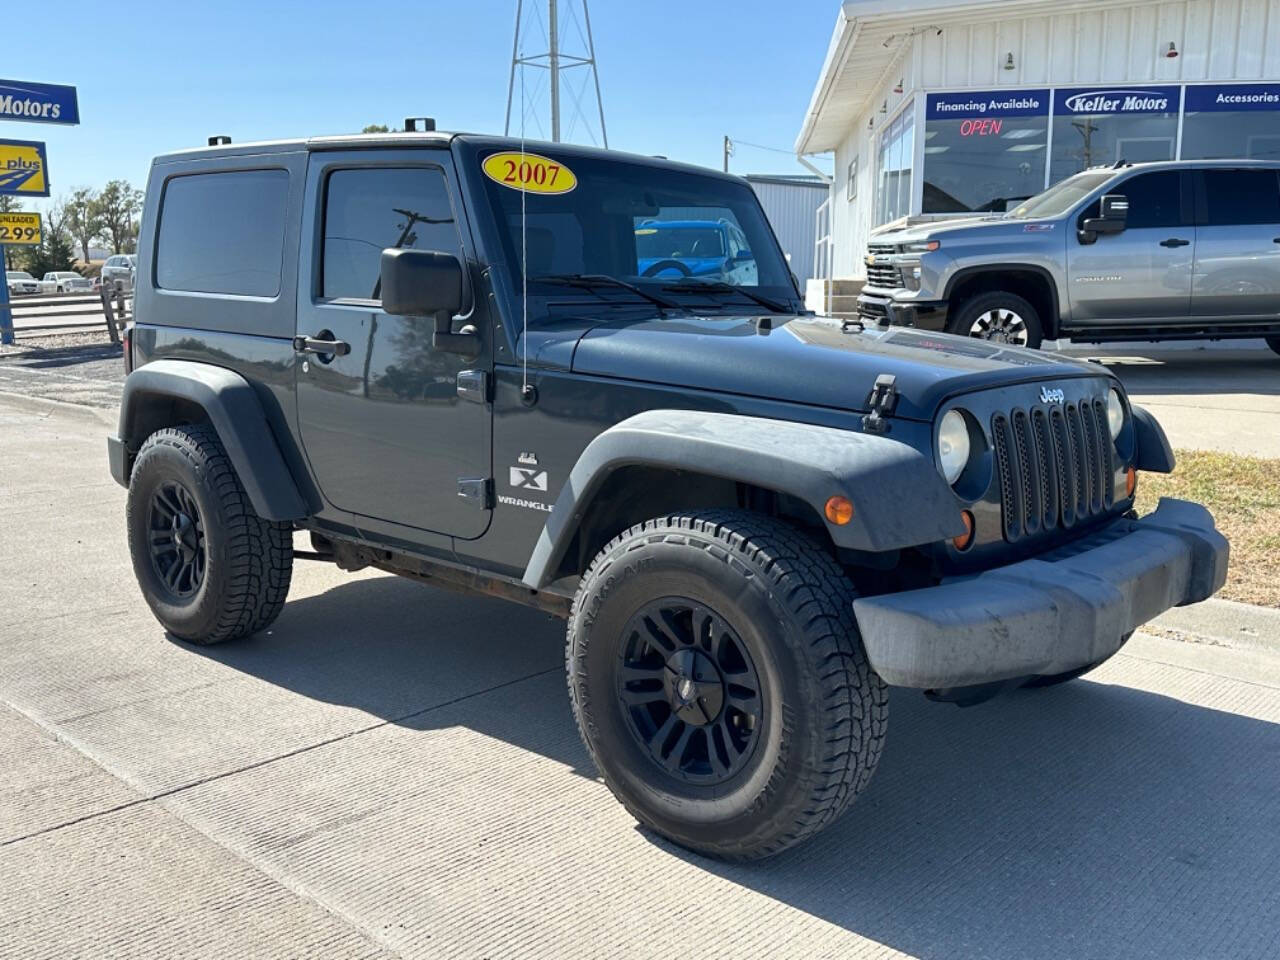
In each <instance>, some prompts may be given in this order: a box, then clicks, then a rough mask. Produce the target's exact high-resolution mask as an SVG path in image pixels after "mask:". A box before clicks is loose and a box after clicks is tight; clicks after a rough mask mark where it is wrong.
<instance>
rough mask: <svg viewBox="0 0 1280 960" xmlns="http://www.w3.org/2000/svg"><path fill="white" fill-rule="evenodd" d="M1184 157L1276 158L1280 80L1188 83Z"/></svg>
mask: <svg viewBox="0 0 1280 960" xmlns="http://www.w3.org/2000/svg"><path fill="white" fill-rule="evenodd" d="M1182 156H1183V159H1186V160H1239V159H1249V160H1280V84H1275V83H1250V84H1232V85H1229V86H1222V85H1217V84H1213V85H1203V86H1189V87H1187V105H1186V116H1185V117H1184V118H1183V121H1182Z"/></svg>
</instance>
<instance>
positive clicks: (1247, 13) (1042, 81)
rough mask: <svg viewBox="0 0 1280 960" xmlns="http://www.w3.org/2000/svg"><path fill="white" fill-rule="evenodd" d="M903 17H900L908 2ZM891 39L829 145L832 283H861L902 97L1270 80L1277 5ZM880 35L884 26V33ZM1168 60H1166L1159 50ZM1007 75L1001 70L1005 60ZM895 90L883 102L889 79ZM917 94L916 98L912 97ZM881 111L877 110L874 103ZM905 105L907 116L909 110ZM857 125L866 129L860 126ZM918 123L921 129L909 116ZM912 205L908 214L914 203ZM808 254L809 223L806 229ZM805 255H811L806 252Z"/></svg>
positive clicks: (999, 25)
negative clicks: (860, 103)
mask: <svg viewBox="0 0 1280 960" xmlns="http://www.w3.org/2000/svg"><path fill="white" fill-rule="evenodd" d="M902 12H903V16H904V17H907V16H910V15H911V9H910V3H909V2H907V3H904V4H903V11H902ZM927 20H928V17H927V14H921V15H920V16H919V17H915V18H914V21H915V22H914V23H913V27H909V28H907V30H905V31H903V33H904V34H909V33H911V30H912V29H915V30H917V31H918V32H915V33H914V34H913V35H911V36H910V40H909V41H908V40H905V39H903V40H901V41H899V47H900V49H899V51H898V52H899V57H898V60H897V61H896V62H895V64H894V65H893V66H891V67H890V68H889V69H888V70H886V71H885V73H884V74H883V76H882V79H881V83H880V86H879V87H878V88H877V89H876V90H875V91H874V93H873V95H872V96H871V97H870V98H869V101H868V102H869V103H870V104H871V105H870V107H869V108H868V109H867V110H866V111H865V112H863V113H861V114H859V115H858V116H853V117H850V118H849V125H848V129H847V131H846V133H845V136H844V138H843V139H842V141H841V143H840V145H839V146H838V147H837V148H836V151H835V153H836V157H835V183H834V185H833V188H832V192H833V195H834V197H835V202H834V204H833V211H832V235H833V237H834V239H835V256H834V263H833V273H834V275H835V276H836V277H861V276H863V264H862V254H863V251H864V249H865V247H866V242H867V238H868V236H869V235H870V232H871V226H872V224H871V216H872V211H873V204H874V198H875V174H876V169H875V168H876V150H877V147H878V143H877V139H876V135H877V133H878V132H879V130H881V129H882V128H883V127H884V126H885V125H886V121H887V120H889V119H891V118H892V117H893V116H894V114H895V113H896V111H897V109H898V107H899V106H900V105H901V104H902V103H903V101H904V100H907V99H911V98H916V99H917V101H918V106H919V104H920V103H922V99H923V95H924V92H925V91H944V90H964V89H990V88H993V87H1005V86H1008V87H1017V86H1023V87H1025V86H1075V85H1087V84H1094V83H1116V84H1126V83H1129V84H1132V83H1144V82H1149V81H1159V82H1162V83H1195V82H1199V81H1232V80H1238V81H1241V82H1248V81H1251V80H1270V81H1275V80H1276V79H1277V78H1280V0H1172V2H1164V3H1134V4H1132V5H1130V6H1120V7H1109V8H1106V9H1101V10H1099V9H1090V4H1088V3H1081V4H1080V6H1079V9H1077V10H1075V11H1073V12H1069V13H1061V14H1056V15H1054V16H1041V17H1036V16H1024V17H1010V18H1005V19H995V18H994V16H993V18H992V19H990V20H986V21H980V22H977V23H972V24H964V23H950V24H947V25H946V26H945V27H944V29H943V31H942V34H941V35H940V36H939V35H938V34H937V32H936V31H935V30H933V29H923V30H920V29H919V24H920V23H924V22H927ZM886 29H887V28H886ZM1170 43H1173V44H1175V45H1176V48H1177V50H1178V56H1177V57H1175V58H1169V57H1166V56H1165V53H1166V52H1167V50H1168V48H1169V44H1170ZM1010 53H1012V54H1013V63H1014V67H1013V69H1012V70H1006V69H1004V64H1005V61H1006V58H1007V56H1008V54H1010ZM900 77H901V78H903V79H904V84H903V86H904V92H903V93H901V94H894V93H893V92H892V90H893V87H894V85H895V84H897V82H898V79H899V78H900ZM917 95H918V96H917ZM882 106H887V112H886V113H882V112H881V107H882ZM908 109H910V108H908ZM868 120H871V121H873V124H874V129H868V126H867V123H868ZM918 122H922V121H920V120H919V115H918ZM921 133H922V131H921V130H920V129H919V128H917V133H916V163H915V180H916V196H917V203H918V197H919V182H920V165H921V160H922V151H923V146H924V138H923V136H922V135H921ZM855 155H856V156H857V157H858V179H859V184H858V196H857V199H856V200H855V201H853V202H852V203H850V202H849V201H848V200H847V199H846V198H847V196H848V194H847V192H846V189H847V176H846V173H847V170H848V167H849V161H850V160H851V159H852V158H853V157H854V156H855ZM915 209H918V207H916V208H915ZM809 234H810V246H812V235H813V227H812V224H811V225H810V228H809ZM811 255H812V254H811Z"/></svg>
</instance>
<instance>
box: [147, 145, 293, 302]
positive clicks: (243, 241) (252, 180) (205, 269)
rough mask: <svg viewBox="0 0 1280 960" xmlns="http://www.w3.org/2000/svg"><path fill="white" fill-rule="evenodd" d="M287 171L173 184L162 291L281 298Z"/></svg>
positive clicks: (189, 178) (160, 245)
mask: <svg viewBox="0 0 1280 960" xmlns="http://www.w3.org/2000/svg"><path fill="white" fill-rule="evenodd" d="M288 206H289V173H288V171H286V170H233V171H227V172H225V173H198V174H188V175H185V176H177V177H173V178H172V179H170V180H169V181H168V183H166V184H165V188H164V195H163V197H162V200H161V205H160V225H159V230H158V232H157V235H156V256H155V264H156V265H155V279H156V286H157V287H159V288H161V289H164V290H174V291H186V292H190V293H220V294H229V295H234V296H245V297H265V298H270V297H275V296H277V295H279V293H280V273H281V266H282V262H283V256H284V238H285V221H286V214H287V210H288Z"/></svg>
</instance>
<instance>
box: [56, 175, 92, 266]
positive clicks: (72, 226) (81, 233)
mask: <svg viewBox="0 0 1280 960" xmlns="http://www.w3.org/2000/svg"><path fill="white" fill-rule="evenodd" d="M63 209H64V212H65V214H66V227H67V233H68V234H70V236H71V239H73V240H74V241H75V242H76V243H78V244H79V245H80V253H81V257H80V259H81V260H82V261H84V262H85V263H88V262H89V245H90V244H91V243H93V241H94V240H95V239H96V238H97V236H98V234H99V233H101V232H102V219H101V217H100V216H99V214H98V195H97V193H95V192H94V191H93V190H92V189H90V188H89V187H80V188H79V189H78V190H76V191H74V192H73V193H72V194H71V199H69V200H66V201H64V202H63Z"/></svg>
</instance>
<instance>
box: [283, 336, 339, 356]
mask: <svg viewBox="0 0 1280 960" xmlns="http://www.w3.org/2000/svg"><path fill="white" fill-rule="evenodd" d="M293 349H294V350H295V351H296V352H298V353H318V354H332V355H333V356H335V357H345V356H346V355H347V354H348V353H350V352H351V344H349V343H347V342H346V341H345V340H319V339H317V338H315V337H294V338H293Z"/></svg>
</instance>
